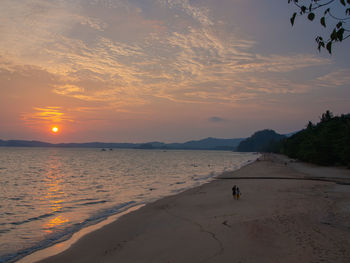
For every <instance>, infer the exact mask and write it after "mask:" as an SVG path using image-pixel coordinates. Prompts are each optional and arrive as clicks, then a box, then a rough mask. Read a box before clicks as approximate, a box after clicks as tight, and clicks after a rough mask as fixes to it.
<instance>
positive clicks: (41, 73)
mask: <svg viewBox="0 0 350 263" xmlns="http://www.w3.org/2000/svg"><path fill="white" fill-rule="evenodd" d="M293 12H294V9H293V7H292V6H290V5H288V4H287V3H284V2H283V3H281V1H278V0H273V1H269V5H266V4H265V5H264V4H263V3H261V1H252V0H246V1H243V0H236V1H232V0H220V1H219V2H218V1H214V0H205V1H198V0H191V1H190V0H152V1H151V0H109V1H107V0H86V1H82V0H77V1H68V0H62V1H53V0H25V1H13V0H2V1H1V2H0V35H1V39H0V89H1V97H0V100H1V103H0V139H29V140H32V139H33V140H42V141H49V142H73V141H74V142H87V141H105V142H107V141H108V142H145V141H154V140H159V141H165V142H174V141H185V140H190V139H200V138H204V137H208V136H214V137H222V138H234V137H246V136H249V135H250V134H252V133H253V132H254V131H256V130H259V129H264V128H272V129H275V130H276V131H277V132H280V133H289V132H293V131H296V130H299V129H302V128H303V127H304V125H305V124H306V123H307V121H308V120H312V121H317V120H318V116H320V115H321V113H322V112H324V111H326V110H327V109H329V110H331V111H333V112H334V113H335V114H340V113H348V112H350V108H349V106H348V105H350V87H349V83H350V63H349V61H350V55H349V53H350V52H348V51H349V41H348V42H344V44H342V45H338V46H335V47H334V54H333V55H332V56H329V55H328V54H326V52H322V53H318V51H317V49H316V45H315V42H314V35H316V33H315V30H318V29H319V27H318V26H316V25H314V24H312V23H308V22H306V21H303V20H298V21H297V23H296V25H295V27H293V28H291V26H290V24H289V17H290V15H291V14H292V13H293ZM53 125H57V126H58V127H59V128H60V131H59V133H57V134H53V133H52V132H51V128H52V126H53Z"/></svg>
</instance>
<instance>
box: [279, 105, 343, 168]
mask: <svg viewBox="0 0 350 263" xmlns="http://www.w3.org/2000/svg"><path fill="white" fill-rule="evenodd" d="M281 153H283V154H286V155H288V156H289V157H291V158H296V159H299V160H302V161H306V162H311V163H316V164H320V165H347V166H350V114H348V115H341V116H340V117H339V116H335V117H333V114H332V113H331V112H330V111H326V112H325V113H324V114H322V116H321V118H320V122H319V123H317V124H316V125H313V124H312V123H311V122H309V123H308V125H307V128H306V129H304V130H302V131H300V132H298V133H296V134H294V135H293V136H291V137H289V138H286V139H285V140H283V141H282V143H281Z"/></svg>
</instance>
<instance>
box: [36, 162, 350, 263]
mask: <svg viewBox="0 0 350 263" xmlns="http://www.w3.org/2000/svg"><path fill="white" fill-rule="evenodd" d="M260 159H261V160H260V161H256V162H254V163H252V164H249V165H247V166H245V167H243V168H242V169H240V170H238V171H235V172H231V173H225V174H223V175H222V176H221V177H222V178H227V179H217V180H214V181H212V182H210V183H208V184H205V185H202V186H200V187H197V188H193V189H190V190H187V191H185V192H183V193H181V194H178V195H174V196H170V197H166V198H163V199H161V200H159V201H156V202H154V203H152V204H148V205H146V206H144V207H142V208H140V209H139V210H137V211H134V212H131V213H129V214H126V215H124V216H122V217H121V218H120V219H118V220H117V221H115V222H113V223H111V224H108V225H106V226H104V227H103V228H101V229H99V230H97V231H95V232H92V233H89V234H87V235H86V236H84V237H82V238H81V239H80V240H79V241H78V242H77V243H75V244H73V245H72V247H71V248H69V249H68V250H66V251H64V252H63V253H61V254H58V255H56V256H53V257H50V258H47V259H45V260H43V261H40V262H47V263H49V262H50V263H54V262H94V263H95V262H127V263H129V262H131V263H133V262H135V263H136V262H162V263H167V262H169V263H175V262H178V263H180V262H181V263H184V262H191V263H193V262H242V263H243V262H287V263H288V262H298V263H299V262H350V185H349V184H347V183H350V170H346V169H338V168H324V167H318V166H310V165H307V164H303V163H298V162H294V161H292V160H289V159H287V158H285V157H283V156H277V155H264V156H263V157H262V158H260ZM273 177H274V178H273ZM307 177H308V178H309V179H312V178H317V177H323V178H324V179H327V180H324V181H323V180H321V181H320V180H305V179H308V178H307ZM339 177H341V179H342V180H341V181H339V179H337V178H339ZM234 178H236V179H234ZM237 178H240V179H237ZM249 178H250V179H249ZM287 178H289V179H287ZM332 178H333V179H334V180H333V179H332ZM299 179H300V180H299ZM332 180H333V181H335V182H338V183H335V182H333V181H332ZM233 184H236V185H238V186H239V187H240V189H241V191H242V196H241V199H240V200H234V199H233V198H232V194H231V188H232V185H233Z"/></svg>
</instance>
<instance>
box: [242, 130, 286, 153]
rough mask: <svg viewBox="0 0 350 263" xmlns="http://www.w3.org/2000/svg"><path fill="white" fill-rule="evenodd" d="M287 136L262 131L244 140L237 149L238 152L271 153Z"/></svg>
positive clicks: (272, 131)
mask: <svg viewBox="0 0 350 263" xmlns="http://www.w3.org/2000/svg"><path fill="white" fill-rule="evenodd" d="M284 138H285V136H284V135H281V134H278V133H276V132H275V131H274V130H262V131H257V132H255V133H254V134H253V135H252V136H251V137H249V138H247V139H245V140H243V141H242V142H241V143H240V144H239V145H238V147H237V151H238V152H271V151H274V148H275V145H276V147H279V142H280V141H281V140H282V139H284Z"/></svg>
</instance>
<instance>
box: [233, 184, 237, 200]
mask: <svg viewBox="0 0 350 263" xmlns="http://www.w3.org/2000/svg"><path fill="white" fill-rule="evenodd" d="M236 192H237V186H236V185H234V186H233V187H232V196H233V198H234V199H236Z"/></svg>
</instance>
